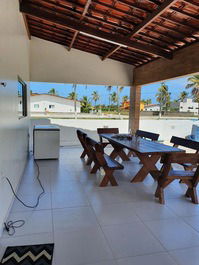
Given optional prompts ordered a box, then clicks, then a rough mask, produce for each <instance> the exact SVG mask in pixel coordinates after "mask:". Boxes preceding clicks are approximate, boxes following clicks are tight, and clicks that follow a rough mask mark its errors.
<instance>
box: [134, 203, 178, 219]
mask: <svg viewBox="0 0 199 265" xmlns="http://www.w3.org/2000/svg"><path fill="white" fill-rule="evenodd" d="M134 207H135V212H136V214H137V215H138V216H139V217H140V219H142V220H144V221H150V220H161V219H168V218H174V217H176V215H175V214H174V213H173V212H172V211H171V210H170V209H169V208H168V207H167V206H165V205H161V204H159V203H157V202H155V201H144V202H136V203H134Z"/></svg>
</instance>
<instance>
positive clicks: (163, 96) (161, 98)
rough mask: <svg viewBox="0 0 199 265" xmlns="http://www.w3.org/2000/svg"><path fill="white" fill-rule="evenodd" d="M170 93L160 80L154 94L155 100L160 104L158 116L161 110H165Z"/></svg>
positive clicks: (168, 102)
mask: <svg viewBox="0 0 199 265" xmlns="http://www.w3.org/2000/svg"><path fill="white" fill-rule="evenodd" d="M170 95H171V94H170V93H169V88H168V86H167V85H166V84H165V83H164V82H162V83H161V86H160V87H159V88H158V93H157V94H156V100H157V101H158V102H159V104H160V112H159V116H160V117H161V114H162V110H165V111H166V112H167V110H168V107H169V105H170Z"/></svg>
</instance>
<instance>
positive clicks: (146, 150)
mask: <svg viewBox="0 0 199 265" xmlns="http://www.w3.org/2000/svg"><path fill="white" fill-rule="evenodd" d="M100 136H101V137H103V138H105V139H107V140H109V141H110V142H112V143H113V144H114V143H115V144H118V145H120V146H122V147H124V148H127V149H129V150H131V151H134V152H135V153H136V152H138V153H141V154H147V155H150V154H165V153H173V152H176V153H177V152H185V151H184V150H182V149H179V148H176V147H172V146H169V145H165V144H162V143H159V142H153V141H151V140H146V139H142V138H136V137H135V136H133V137H132V139H126V138H125V139H120V138H113V136H115V134H100Z"/></svg>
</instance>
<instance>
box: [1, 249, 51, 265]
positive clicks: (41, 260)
mask: <svg viewBox="0 0 199 265" xmlns="http://www.w3.org/2000/svg"><path fill="white" fill-rule="evenodd" d="M53 250H54V244H42V245H30V246H16V247H7V249H6V251H5V253H4V256H3V258H2V260H1V263H0V264H2V265H51V264H52V259H53Z"/></svg>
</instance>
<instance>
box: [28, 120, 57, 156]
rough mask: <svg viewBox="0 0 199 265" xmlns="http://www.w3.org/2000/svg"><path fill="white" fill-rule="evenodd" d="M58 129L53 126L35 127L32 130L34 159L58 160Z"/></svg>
mask: <svg viewBox="0 0 199 265" xmlns="http://www.w3.org/2000/svg"><path fill="white" fill-rule="evenodd" d="M59 146H60V128H59V127H58V126H54V125H36V126H35V127H34V129H33V152H34V158H35V159H59Z"/></svg>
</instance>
